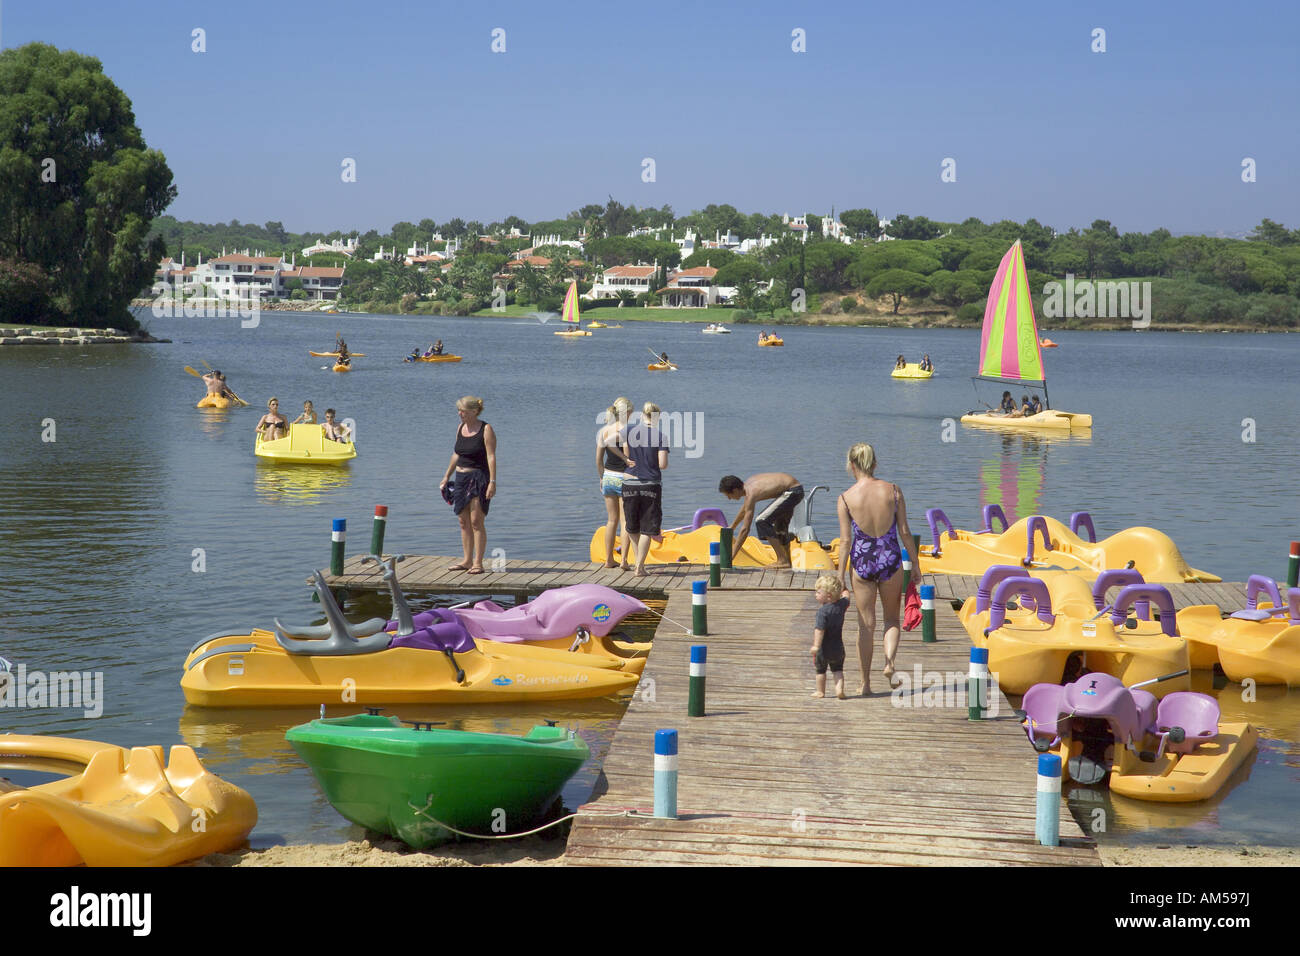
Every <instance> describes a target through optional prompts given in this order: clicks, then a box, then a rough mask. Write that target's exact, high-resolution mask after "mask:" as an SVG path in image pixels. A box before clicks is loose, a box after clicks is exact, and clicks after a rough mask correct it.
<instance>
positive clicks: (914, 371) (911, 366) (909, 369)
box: [889, 362, 934, 378]
mask: <svg viewBox="0 0 1300 956" xmlns="http://www.w3.org/2000/svg"><path fill="white" fill-rule="evenodd" d="M889 374H890V376H892V377H893V378H929V377H930V376H931V375H933V374H934V369H927V370H925V371H922V370H921V363H920V362H908V363H907V365H905V366H904V367H903V368H898V367H897V366H895V367H894V370H893V371H892V372H890V373H889Z"/></svg>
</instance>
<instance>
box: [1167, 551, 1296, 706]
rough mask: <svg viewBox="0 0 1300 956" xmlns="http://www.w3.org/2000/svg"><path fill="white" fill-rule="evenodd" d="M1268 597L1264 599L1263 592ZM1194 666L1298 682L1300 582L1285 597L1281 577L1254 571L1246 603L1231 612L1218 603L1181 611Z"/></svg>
mask: <svg viewBox="0 0 1300 956" xmlns="http://www.w3.org/2000/svg"><path fill="white" fill-rule="evenodd" d="M1262 595H1264V596H1267V600H1264V601H1260V600H1259V598H1260V596H1262ZM1178 629H1179V631H1180V632H1181V633H1182V634H1183V635H1184V636H1185V637H1186V638H1187V645H1188V653H1189V654H1190V656H1191V663H1192V666H1193V667H1197V668H1203V669H1207V670H1208V669H1210V668H1213V667H1214V665H1216V664H1217V665H1219V667H1220V668H1222V670H1223V673H1224V674H1226V675H1227V676H1228V679H1229V680H1233V681H1236V682H1237V683H1241V682H1242V681H1244V680H1246V679H1247V678H1249V679H1251V680H1253V681H1254V682H1255V683H1256V684H1286V685H1287V686H1288V687H1300V588H1291V589H1290V591H1289V592H1288V599H1287V600H1286V601H1285V602H1284V601H1283V600H1282V596H1281V594H1280V593H1279V589H1278V586H1277V583H1276V582H1275V581H1273V580H1272V579H1271V578H1267V577H1264V576H1263V575H1251V577H1250V580H1249V581H1248V582H1247V583H1246V607H1245V608H1244V609H1243V610H1240V611H1235V612H1233V613H1232V614H1230V615H1229V616H1227V617H1224V616H1223V612H1221V611H1220V609H1219V607H1218V606H1217V605H1214V604H1200V605H1196V606H1193V607H1187V608H1183V610H1181V611H1179V612H1178Z"/></svg>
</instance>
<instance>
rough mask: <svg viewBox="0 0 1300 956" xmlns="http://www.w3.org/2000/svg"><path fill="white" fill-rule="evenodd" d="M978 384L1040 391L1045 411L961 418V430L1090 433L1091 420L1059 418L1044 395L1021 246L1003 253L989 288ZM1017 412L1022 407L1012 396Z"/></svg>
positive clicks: (1040, 354) (1043, 374) (1059, 413)
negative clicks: (991, 428)
mask: <svg viewBox="0 0 1300 956" xmlns="http://www.w3.org/2000/svg"><path fill="white" fill-rule="evenodd" d="M973 381H977V382H998V383H1001V384H1005V385H1010V386H1013V387H1016V388H1018V389H1022V390H1023V389H1039V388H1041V389H1042V390H1043V404H1044V406H1045V408H1044V409H1043V411H1041V412H1039V413H1038V414H1037V415H1025V416H1020V415H1018V414H1017V415H1012V414H1007V413H1003V412H1001V411H987V412H971V413H970V414H967V415H963V416H962V417H961V423H962V424H963V425H992V426H995V427H997V428H1016V429H1020V428H1051V429H1064V430H1076V431H1077V430H1079V429H1084V428H1091V427H1092V416H1091V415H1081V414H1078V413H1076V412H1062V411H1059V410H1057V409H1054V408H1052V407H1051V402H1050V400H1049V399H1048V395H1047V374H1046V372H1045V371H1044V369H1043V351H1042V348H1041V347H1040V345H1039V340H1038V323H1037V322H1035V321H1034V303H1033V301H1032V299H1031V298H1030V296H1029V273H1028V270H1027V269H1026V268H1025V254H1024V250H1023V249H1021V247H1020V240H1019V239H1017V240H1016V242H1015V245H1013V246H1012V247H1011V248H1010V249H1008V250H1007V254H1006V255H1005V256H1003V257H1002V263H1001V264H1000V265H999V266H998V271H997V275H995V276H994V277H993V285H991V286H990V287H989V298H988V304H987V305H985V307H984V331H983V333H982V334H981V335H980V365H979V374H978V375H976V376H974V378H973ZM1011 397H1012V400H1013V401H1015V404H1016V408H1017V409H1019V408H1020V402H1019V401H1018V400H1016V396H1015V394H1014V393H1013V394H1012V396H1011Z"/></svg>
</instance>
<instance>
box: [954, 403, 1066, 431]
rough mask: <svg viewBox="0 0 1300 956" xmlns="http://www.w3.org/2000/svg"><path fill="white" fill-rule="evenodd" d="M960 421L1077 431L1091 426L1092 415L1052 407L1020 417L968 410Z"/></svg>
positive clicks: (989, 425)
mask: <svg viewBox="0 0 1300 956" xmlns="http://www.w3.org/2000/svg"><path fill="white" fill-rule="evenodd" d="M961 423H962V424H963V425H985V426H988V427H991V428H1031V429H1032V428H1050V429H1052V430H1053V431H1070V430H1074V431H1079V430H1081V429H1085V428H1092V416H1091V415H1083V414H1080V413H1078V412H1062V411H1058V410H1057V409H1054V408H1049V409H1045V410H1043V411H1041V412H1039V413H1038V414H1037V415H1025V416H1023V417H1020V418H1013V417H1011V416H1009V415H995V414H993V413H992V412H970V413H968V414H966V415H963V416H962V417H961Z"/></svg>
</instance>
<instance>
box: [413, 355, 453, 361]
mask: <svg viewBox="0 0 1300 956" xmlns="http://www.w3.org/2000/svg"><path fill="white" fill-rule="evenodd" d="M420 361H421V362H459V361H460V356H459V355H421V356H420Z"/></svg>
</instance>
